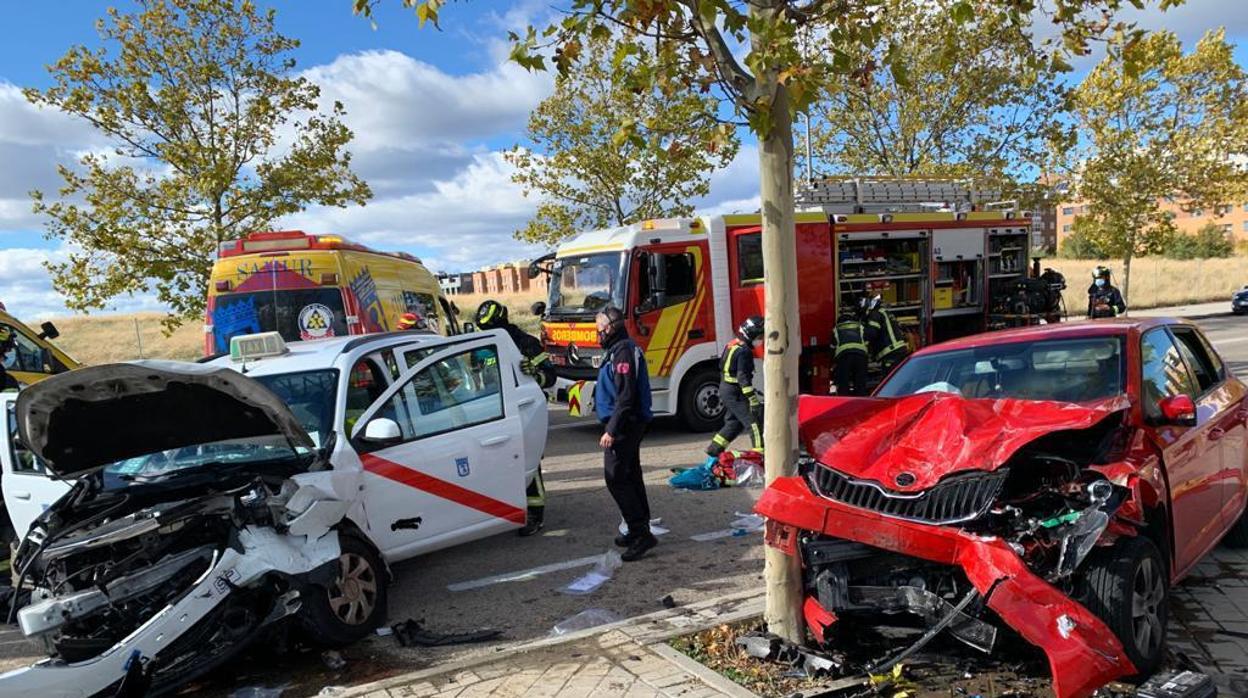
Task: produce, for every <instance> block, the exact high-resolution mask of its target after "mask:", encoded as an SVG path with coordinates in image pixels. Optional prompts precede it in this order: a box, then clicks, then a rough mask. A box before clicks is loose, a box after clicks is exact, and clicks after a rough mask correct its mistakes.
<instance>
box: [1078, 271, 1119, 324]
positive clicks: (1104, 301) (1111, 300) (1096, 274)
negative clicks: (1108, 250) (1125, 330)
mask: <svg viewBox="0 0 1248 698" xmlns="http://www.w3.org/2000/svg"><path fill="white" fill-rule="evenodd" d="M1125 312H1127V303H1126V301H1124V300H1123V299H1122V293H1121V292H1119V291H1118V289H1117V287H1115V286H1114V284H1113V279H1112V278H1111V276H1110V273H1109V267H1106V266H1098V267H1097V268H1095V269H1093V270H1092V285H1091V286H1089V287H1088V317H1090V318H1093V319H1095V318H1103V317H1118V316H1119V315H1122V314H1123V313H1125Z"/></svg>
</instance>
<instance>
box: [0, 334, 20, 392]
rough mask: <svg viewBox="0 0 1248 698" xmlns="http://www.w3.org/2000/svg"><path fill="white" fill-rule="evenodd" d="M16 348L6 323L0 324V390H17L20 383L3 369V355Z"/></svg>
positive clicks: (15, 339) (14, 340)
mask: <svg viewBox="0 0 1248 698" xmlns="http://www.w3.org/2000/svg"><path fill="white" fill-rule="evenodd" d="M16 349H17V338H16V337H14V336H13V330H12V329H11V328H10V327H9V326H8V325H0V392H4V391H6V390H18V389H19V388H21V387H22V386H21V384H19V383H18V382H17V379H16V378H14V377H13V376H10V375H9V372H8V371H6V370H5V369H4V356H5V354H8V353H9V352H11V351H15V350H16Z"/></svg>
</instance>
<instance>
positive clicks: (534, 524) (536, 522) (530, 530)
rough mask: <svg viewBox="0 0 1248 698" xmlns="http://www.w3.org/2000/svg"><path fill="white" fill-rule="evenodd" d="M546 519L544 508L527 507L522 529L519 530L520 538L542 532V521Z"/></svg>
mask: <svg viewBox="0 0 1248 698" xmlns="http://www.w3.org/2000/svg"><path fill="white" fill-rule="evenodd" d="M545 518H546V507H529V510H528V513H527V516H525V519H524V527H523V528H521V529H520V531H519V534H520V537H521V538H528V537H529V536H531V535H533V534H534V533H537V532H538V531H540V530H542V526H543V520H544V519H545Z"/></svg>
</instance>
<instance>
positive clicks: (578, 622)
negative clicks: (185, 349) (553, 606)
mask: <svg viewBox="0 0 1248 698" xmlns="http://www.w3.org/2000/svg"><path fill="white" fill-rule="evenodd" d="M622 620H624V619H623V618H621V617H620V616H619V615H617V614H616V613H614V612H612V611H608V610H607V609H605V608H587V609H585V610H584V611H581V612H580V613H578V614H576V615H574V616H571V617H569V618H565V619H563V620H561V621H559V622H558V623H555V627H553V628H551V629H550V634H551V635H553V636H555V637H562V636H563V635H567V634H568V633H574V632H577V631H579V630H588V629H589V628H596V627H598V626H600V625H610V624H612V623H619V622H620V621H622Z"/></svg>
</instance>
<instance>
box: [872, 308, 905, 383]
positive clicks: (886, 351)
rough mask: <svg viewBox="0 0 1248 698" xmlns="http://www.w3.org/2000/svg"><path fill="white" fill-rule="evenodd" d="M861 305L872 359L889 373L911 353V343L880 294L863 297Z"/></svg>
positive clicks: (884, 371) (886, 373) (882, 369)
mask: <svg viewBox="0 0 1248 698" xmlns="http://www.w3.org/2000/svg"><path fill="white" fill-rule="evenodd" d="M860 307H861V308H862V327H863V330H864V334H865V337H866V340H867V348H868V350H870V352H871V359H872V360H873V361H876V362H878V363H879V364H880V370H881V371H882V372H883V373H884V375H888V372H889V371H891V370H893V366H896V365H897V364H898V363H899V362H900V361H901V360H902V359H904V358H906V357H907V356H908V355H909V354H910V343H909V342H907V341H906V335H905V333H903V332H902V331H901V325H899V324H898V323H897V318H895V317H893V314H892V313H890V312H888V310H887V309H886V308H885V307H884V305H883V303H881V302H880V297H879V296H878V295H876V296H872V297H871V298H863V299H862V301H861V303H860Z"/></svg>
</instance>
